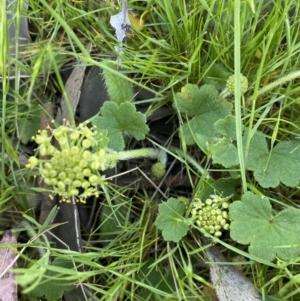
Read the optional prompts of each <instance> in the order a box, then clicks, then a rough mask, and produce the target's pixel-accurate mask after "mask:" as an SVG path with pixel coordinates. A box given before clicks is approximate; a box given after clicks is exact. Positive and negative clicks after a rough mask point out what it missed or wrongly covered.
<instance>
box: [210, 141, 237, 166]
mask: <svg viewBox="0 0 300 301" xmlns="http://www.w3.org/2000/svg"><path fill="white" fill-rule="evenodd" d="M212 159H213V163H214V164H221V165H223V166H224V167H225V168H230V167H232V166H237V165H238V164H239V157H238V152H237V148H236V146H235V145H233V144H232V143H231V140H230V139H228V138H225V137H224V138H222V139H221V140H220V141H219V142H218V143H216V144H214V145H213V146H212Z"/></svg>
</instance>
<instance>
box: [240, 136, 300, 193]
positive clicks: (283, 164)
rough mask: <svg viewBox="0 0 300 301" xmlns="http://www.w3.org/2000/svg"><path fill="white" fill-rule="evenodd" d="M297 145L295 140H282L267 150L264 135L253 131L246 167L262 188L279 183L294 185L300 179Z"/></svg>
mask: <svg viewBox="0 0 300 301" xmlns="http://www.w3.org/2000/svg"><path fill="white" fill-rule="evenodd" d="M244 137H245V138H246V135H244ZM245 138H244V144H245ZM299 146H300V145H299V142H296V141H283V142H279V143H278V144H276V145H275V146H274V148H273V149H272V150H271V151H269V150H268V146H267V141H266V138H265V137H264V135H263V134H261V133H259V132H258V133H255V134H254V135H253V137H252V139H251V142H250V146H249V155H248V161H247V169H248V170H251V171H254V178H255V180H256V181H257V182H258V183H259V184H260V185H261V186H262V187H263V188H269V187H277V186H278V185H279V184H280V183H282V184H284V185H286V186H289V187H296V186H297V185H298V184H299V180H300V160H299V158H300V147H299Z"/></svg>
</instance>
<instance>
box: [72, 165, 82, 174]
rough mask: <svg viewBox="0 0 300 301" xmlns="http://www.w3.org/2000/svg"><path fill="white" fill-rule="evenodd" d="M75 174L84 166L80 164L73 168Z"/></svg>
mask: <svg viewBox="0 0 300 301" xmlns="http://www.w3.org/2000/svg"><path fill="white" fill-rule="evenodd" d="M72 171H73V172H74V173H75V174H76V173H80V172H82V168H81V167H80V166H75V167H74V168H73V170H72Z"/></svg>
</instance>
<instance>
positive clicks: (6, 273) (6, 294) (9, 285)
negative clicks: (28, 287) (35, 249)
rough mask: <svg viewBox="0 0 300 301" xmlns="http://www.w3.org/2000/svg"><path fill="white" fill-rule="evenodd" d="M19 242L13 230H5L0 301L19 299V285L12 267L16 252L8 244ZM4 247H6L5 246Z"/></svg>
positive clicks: (0, 243) (0, 254)
mask: <svg viewBox="0 0 300 301" xmlns="http://www.w3.org/2000/svg"><path fill="white" fill-rule="evenodd" d="M15 243H17V241H16V238H15V236H14V234H13V233H12V232H11V231H9V230H8V231H4V235H3V237H2V240H1V241H0V301H17V300H18V298H17V285H16V283H15V274H14V273H12V272H11V269H12V268H14V267H15V262H16V254H15V253H14V252H13V251H12V250H11V249H10V248H9V247H8V246H7V247H6V246H5V245H6V244H15ZM3 247H4V248H3Z"/></svg>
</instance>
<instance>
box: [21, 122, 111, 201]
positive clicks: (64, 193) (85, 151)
mask: <svg viewBox="0 0 300 301" xmlns="http://www.w3.org/2000/svg"><path fill="white" fill-rule="evenodd" d="M96 135H97V131H96V130H95V128H89V127H88V126H87V125H85V124H80V125H79V126H78V127H77V128H75V127H71V126H70V125H69V124H67V123H66V122H65V124H64V125H61V126H59V127H58V128H56V129H52V128H51V127H50V126H48V127H47V129H46V130H40V131H39V132H38V134H37V135H36V136H35V137H33V139H34V140H35V142H36V143H37V144H38V145H39V146H38V148H37V151H38V154H37V155H39V157H38V156H32V157H30V158H29V160H28V164H27V165H26V167H27V168H30V169H33V168H35V167H37V166H38V167H39V173H40V174H41V176H42V177H43V179H44V181H45V183H46V184H47V185H50V186H53V191H54V194H58V195H60V196H61V197H62V201H66V202H70V198H71V197H73V196H74V197H76V199H77V201H80V202H83V203H84V202H85V199H86V198H87V197H89V196H92V195H95V196H98V192H97V185H98V184H100V183H101V182H102V181H103V180H104V178H103V176H101V175H100V174H99V170H105V169H107V168H108V165H109V162H107V158H106V152H105V149H103V148H102V149H100V150H99V149H97V145H98V142H97V140H96ZM53 137H54V138H55V140H56V141H57V143H54V145H55V144H57V145H58V146H57V147H56V146H54V145H53V144H52V143H51V141H52V138H53ZM93 149H95V151H91V150H93Z"/></svg>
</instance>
